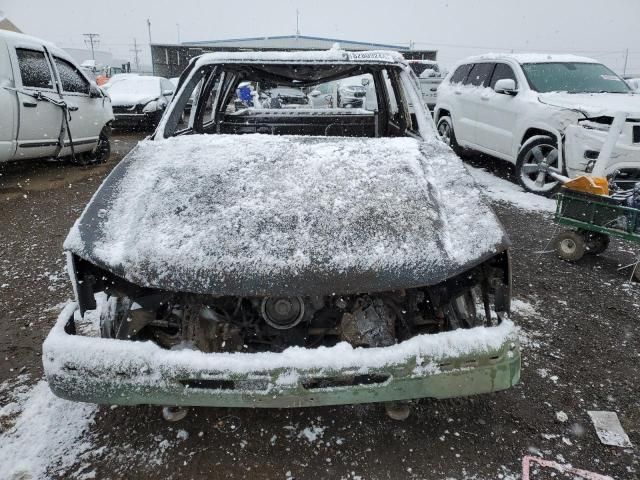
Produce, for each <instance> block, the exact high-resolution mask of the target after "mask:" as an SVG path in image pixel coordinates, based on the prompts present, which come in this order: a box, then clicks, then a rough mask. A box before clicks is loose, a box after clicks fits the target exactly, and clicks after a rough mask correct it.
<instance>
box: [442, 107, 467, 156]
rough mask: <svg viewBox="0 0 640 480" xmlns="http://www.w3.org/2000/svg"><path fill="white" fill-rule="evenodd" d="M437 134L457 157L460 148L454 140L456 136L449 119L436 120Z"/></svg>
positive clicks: (445, 117)
mask: <svg viewBox="0 0 640 480" xmlns="http://www.w3.org/2000/svg"><path fill="white" fill-rule="evenodd" d="M438 134H439V135H440V138H441V139H442V141H443V142H444V143H446V144H447V145H449V146H450V147H451V149H452V150H453V151H454V152H456V153H457V154H458V155H459V154H460V152H461V151H462V148H461V147H460V145H458V142H457V140H456V134H455V132H454V131H453V122H452V121H451V117H447V116H444V117H440V120H438Z"/></svg>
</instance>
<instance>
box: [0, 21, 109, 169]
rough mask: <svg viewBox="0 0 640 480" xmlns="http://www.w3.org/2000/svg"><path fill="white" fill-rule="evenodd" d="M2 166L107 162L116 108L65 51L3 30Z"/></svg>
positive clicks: (0, 36) (0, 76) (0, 66)
mask: <svg viewBox="0 0 640 480" xmlns="http://www.w3.org/2000/svg"><path fill="white" fill-rule="evenodd" d="M0 117H1V120H2V121H0V162H4V161H8V160H14V159H28V158H41V157H67V156H71V158H72V159H73V160H75V161H76V162H78V163H93V162H104V161H106V160H107V158H108V157H109V153H110V151H111V148H110V143H109V137H110V134H111V129H110V122H111V121H112V120H113V113H112V111H111V102H110V101H109V99H108V98H106V97H105V95H104V94H103V93H102V92H101V91H100V89H99V88H98V87H97V86H96V85H95V84H93V83H92V82H91V81H90V79H89V78H88V77H87V75H86V74H85V73H84V72H83V71H82V70H81V69H80V67H79V66H78V65H77V64H76V63H75V62H74V61H73V59H72V58H71V57H70V56H69V55H68V54H67V53H66V52H64V50H62V49H59V48H57V47H56V46H55V45H53V44H51V43H49V42H46V41H44V40H40V39H38V38H35V37H30V36H27V35H22V34H19V33H13V32H8V31H4V30H0Z"/></svg>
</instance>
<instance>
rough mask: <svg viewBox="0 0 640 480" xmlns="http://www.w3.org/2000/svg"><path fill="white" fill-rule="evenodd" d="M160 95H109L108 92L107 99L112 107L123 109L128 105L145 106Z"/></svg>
mask: <svg viewBox="0 0 640 480" xmlns="http://www.w3.org/2000/svg"><path fill="white" fill-rule="evenodd" d="M159 96H160V94H158V95H149V94H144V93H111V92H109V97H111V104H112V105H113V106H114V107H123V106H128V105H146V104H147V103H149V102H150V101H151V100H156V99H157V98H158V97H159Z"/></svg>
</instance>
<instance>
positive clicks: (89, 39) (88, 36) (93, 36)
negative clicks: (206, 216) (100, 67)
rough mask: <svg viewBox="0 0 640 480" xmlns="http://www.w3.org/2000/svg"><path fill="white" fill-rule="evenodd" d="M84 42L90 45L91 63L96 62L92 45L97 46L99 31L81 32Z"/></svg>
mask: <svg viewBox="0 0 640 480" xmlns="http://www.w3.org/2000/svg"><path fill="white" fill-rule="evenodd" d="M82 35H83V36H84V43H85V44H87V45H90V46H91V59H92V60H93V63H95V62H96V54H95V51H94V48H93V47H94V45H95V46H96V47H97V46H98V45H99V44H100V34H99V33H83V34H82Z"/></svg>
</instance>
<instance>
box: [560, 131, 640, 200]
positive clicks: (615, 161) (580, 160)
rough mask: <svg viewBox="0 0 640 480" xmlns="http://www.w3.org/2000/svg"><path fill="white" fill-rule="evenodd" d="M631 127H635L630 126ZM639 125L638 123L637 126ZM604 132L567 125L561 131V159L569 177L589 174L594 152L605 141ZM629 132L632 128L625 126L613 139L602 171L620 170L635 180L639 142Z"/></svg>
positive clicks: (639, 158)
mask: <svg viewBox="0 0 640 480" xmlns="http://www.w3.org/2000/svg"><path fill="white" fill-rule="evenodd" d="M633 128H635V127H633ZM638 128H640V124H639V125H638ZM607 136H608V132H607V131H602V130H595V129H588V128H583V127H581V126H580V125H570V126H569V127H567V129H566V130H565V162H566V167H567V173H568V175H569V177H571V178H573V177H577V176H579V175H584V173H585V172H587V173H589V172H588V171H587V170H589V165H591V166H593V164H594V162H595V159H596V158H597V155H598V154H599V153H600V151H601V150H602V148H603V146H604V143H605V141H606V140H607ZM634 140H637V139H636V138H635V136H634V134H633V130H632V127H629V126H628V127H627V128H626V129H625V131H623V133H622V135H620V137H619V138H618V139H617V141H616V143H615V147H614V149H613V151H612V153H611V158H610V159H609V160H608V163H607V165H606V168H605V174H607V175H608V174H610V173H613V172H615V171H616V170H620V171H621V172H622V173H623V174H624V176H630V177H631V178H632V179H633V181H632V182H631V183H635V181H637V180H639V179H640V142H634ZM632 186H633V185H630V186H629V188H630V187H632Z"/></svg>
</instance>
